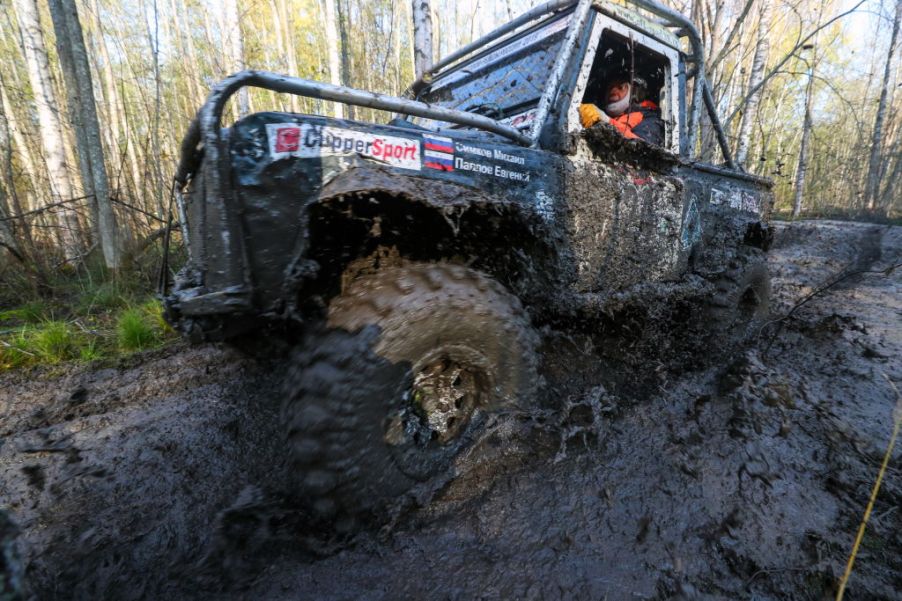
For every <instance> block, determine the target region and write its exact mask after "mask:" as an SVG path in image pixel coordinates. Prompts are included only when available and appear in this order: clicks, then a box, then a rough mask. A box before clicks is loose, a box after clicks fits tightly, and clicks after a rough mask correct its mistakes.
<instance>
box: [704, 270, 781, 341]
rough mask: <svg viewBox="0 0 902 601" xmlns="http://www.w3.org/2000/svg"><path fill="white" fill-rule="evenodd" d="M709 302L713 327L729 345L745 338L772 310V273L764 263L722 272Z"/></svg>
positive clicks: (709, 314)
mask: <svg viewBox="0 0 902 601" xmlns="http://www.w3.org/2000/svg"><path fill="white" fill-rule="evenodd" d="M714 289H715V291H714V294H713V295H712V297H711V298H710V299H709V310H708V315H707V316H708V318H709V319H710V323H709V324H708V325H709V327H711V329H712V330H713V331H714V333H715V334H717V335H718V336H720V337H721V340H722V341H724V342H726V343H727V344H728V345H732V344H735V343H737V342H739V341H741V340H743V339H744V338H745V336H746V335H747V334H748V333H749V330H750V328H751V327H752V326H754V325H755V324H760V323H763V322H764V320H765V319H766V318H767V315H768V313H769V311H770V292H771V291H770V274H769V273H768V270H767V263H765V262H764V261H763V260H757V261H747V262H743V263H742V264H741V265H739V266H737V267H735V268H733V269H730V270H728V271H726V272H724V273H722V274H721V275H720V276H719V277H718V278H717V280H716V281H715V282H714Z"/></svg>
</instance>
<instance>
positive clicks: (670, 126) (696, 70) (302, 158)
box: [165, 0, 772, 518]
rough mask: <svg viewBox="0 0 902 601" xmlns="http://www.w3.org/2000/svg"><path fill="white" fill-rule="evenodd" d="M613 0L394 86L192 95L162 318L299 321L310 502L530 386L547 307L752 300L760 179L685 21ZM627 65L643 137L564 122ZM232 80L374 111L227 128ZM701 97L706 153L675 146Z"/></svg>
mask: <svg viewBox="0 0 902 601" xmlns="http://www.w3.org/2000/svg"><path fill="white" fill-rule="evenodd" d="M633 5H634V8H633V9H631V10H627V9H626V8H624V7H623V6H619V5H615V4H610V3H608V2H604V1H600V0H594V1H593V0H579V1H575V0H555V1H552V2H548V3H546V4H543V5H541V6H539V7H537V8H535V9H533V10H530V11H529V12H527V13H525V14H523V15H522V16H520V17H519V18H517V19H515V20H513V21H511V22H510V23H508V24H507V25H504V26H503V27H500V28H499V29H497V30H495V31H494V32H492V33H491V34H489V35H487V36H485V37H483V38H481V39H479V40H477V41H476V42H473V43H472V44H470V45H468V46H466V47H465V48H462V49H461V50H459V51H458V52H455V53H453V54H452V55H450V56H448V57H447V58H445V59H443V60H441V61H440V62H438V63H437V64H436V65H435V66H434V67H433V68H432V69H431V71H429V72H428V73H426V74H425V75H424V76H423V77H422V78H421V79H420V80H418V81H416V82H415V83H413V84H412V85H411V86H410V88H409V89H408V91H407V92H406V93H405V95H404V97H389V96H385V95H381V94H375V93H370V92H365V91H360V90H355V89H350V88H347V87H341V86H335V85H329V84H326V83H319V82H314V81H308V80H304V79H297V78H293V77H287V76H280V75H276V74H272V73H267V72H260V71H245V72H242V73H238V74H237V75H234V76H232V77H230V78H229V79H226V80H225V81H223V82H221V83H220V84H219V85H218V86H216V88H215V89H214V90H213V92H212V94H211V96H210V97H209V100H208V101H207V102H206V104H205V105H204V106H203V107H202V108H201V110H200V111H199V113H198V117H197V119H196V120H195V122H194V123H193V124H192V126H191V128H190V131H189V132H188V134H187V136H186V138H185V141H184V143H183V147H182V157H181V163H180V165H179V170H178V174H177V177H176V180H177V182H178V184H179V186H180V188H181V190H180V191H179V194H178V195H177V200H178V209H179V215H180V224H181V231H182V234H183V237H184V240H185V241H186V242H187V247H188V251H189V259H188V262H187V266H186V267H185V268H184V269H183V270H182V271H181V273H180V274H179V276H178V277H177V278H176V281H175V285H174V286H173V288H172V290H171V291H168V292H167V294H166V296H165V305H166V309H167V315H168V318H169V319H170V321H171V323H172V324H173V325H174V326H175V327H177V328H178V329H179V330H181V331H182V332H184V333H185V335H187V336H189V337H191V338H192V339H224V338H225V339H229V338H235V337H243V338H245V339H246V338H247V337H249V336H250V337H255V338H257V339H258V340H264V341H269V340H270V339H271V338H270V337H275V336H280V337H287V338H286V339H289V340H301V342H299V343H298V346H299V348H298V350H297V351H296V352H295V353H294V355H293V359H292V363H291V366H290V367H289V368H288V369H286V376H285V379H286V383H285V397H286V399H285V404H284V413H283V415H284V421H285V424H286V427H287V430H288V436H289V442H290V446H291V448H292V453H293V461H294V466H295V468H296V472H295V473H296V475H297V478H298V481H299V484H298V486H299V493H300V496H301V497H302V498H303V499H304V500H305V501H306V502H307V503H309V504H310V507H311V508H312V509H313V511H314V512H315V515H318V516H321V517H323V518H330V517H332V516H336V515H339V514H342V513H344V514H347V515H354V514H359V513H366V512H370V511H372V510H375V509H378V508H379V507H380V505H381V504H382V503H383V502H384V501H385V500H386V499H389V498H392V497H394V496H396V495H398V494H400V493H403V492H404V491H406V490H408V489H409V488H410V487H411V486H413V484H415V483H416V482H418V481H423V480H426V479H429V478H431V477H433V476H434V475H435V474H436V473H437V472H438V471H440V470H442V469H444V468H445V467H446V466H447V465H448V464H449V462H450V461H451V459H452V458H453V457H454V456H455V455H456V454H457V453H458V452H460V451H461V450H462V449H463V448H465V447H466V446H467V445H468V444H469V442H470V441H471V440H472V439H473V437H474V435H475V432H477V431H478V428H479V426H480V423H481V422H483V421H484V420H485V419H486V416H487V415H491V412H492V411H493V410H495V411H497V410H509V409H510V408H511V407H516V406H517V404H518V403H520V402H523V401H524V400H528V399H530V398H531V397H532V396H533V395H534V394H535V391H536V388H537V381H538V376H537V374H538V369H539V357H538V354H537V349H536V347H537V345H538V343H539V337H538V335H537V330H536V328H537V327H539V326H540V325H542V324H548V323H554V322H555V320H560V319H562V318H563V317H567V318H570V319H571V320H577V321H579V323H581V324H583V327H589V326H588V324H589V323H590V321H588V320H585V321H583V320H584V317H585V316H586V315H591V314H602V313H604V314H607V315H613V316H614V317H613V319H616V310H615V309H616V307H618V306H623V304H624V303H625V302H627V301H628V300H629V299H640V302H643V303H648V302H654V298H655V295H656V294H657V295H660V294H666V295H679V294H684V293H685V292H686V291H690V292H691V293H693V294H699V295H701V296H706V298H707V304H706V306H707V307H709V309H706V310H707V311H709V313H708V314H707V315H706V319H708V320H710V321H711V322H712V323H714V324H715V325H717V327H721V328H731V327H733V326H735V325H736V324H740V325H741V324H743V323H746V322H747V321H748V320H749V319H751V318H754V317H755V316H756V315H757V314H760V312H761V311H762V310H763V308H764V307H765V306H766V299H767V294H768V283H767V274H766V270H765V267H764V261H763V251H764V250H766V246H767V244H768V240H769V237H770V236H769V233H768V228H767V225H766V218H767V213H768V212H769V210H770V206H771V202H772V194H771V191H770V190H771V184H770V182H769V181H768V180H766V179H763V178H760V177H756V176H753V175H749V174H747V173H744V172H742V171H741V170H739V169H736V168H734V167H733V164H732V162H731V160H730V152H729V147H728V145H727V143H726V139H725V137H724V135H723V132H722V130H721V127H720V125H719V122H718V119H717V115H716V113H715V111H714V103H713V101H712V98H711V93H710V90H709V89H708V87H707V85H708V84H707V82H706V79H705V69H704V62H703V60H702V56H703V54H702V53H703V49H702V44H701V40H700V38H699V35H698V33H697V31H696V29H695V27H694V26H693V25H692V23H691V22H690V21H689V20H687V19H686V18H685V17H683V16H682V15H680V14H678V13H676V12H674V11H672V10H671V9H668V8H666V7H663V6H661V5H659V4H656V3H655V2H652V1H651V0H634V1H633ZM625 67H628V69H629V70H630V72H631V73H635V74H636V75H637V76H640V75H641V77H642V78H643V79H644V80H645V82H646V84H647V88H648V91H649V94H650V97H651V100H653V101H654V102H655V103H656V104H658V105H659V106H660V108H661V114H662V119H663V121H664V123H665V130H666V131H665V139H664V142H663V145H661V146H653V145H651V144H649V143H646V142H644V141H642V140H626V139H625V138H623V137H622V136H620V134H619V133H618V132H617V131H615V130H614V129H613V128H612V127H611V126H610V125H609V124H604V123H600V124H597V125H595V126H593V127H590V128H588V129H585V128H583V127H582V126H581V124H580V122H579V117H578V112H577V111H578V107H579V105H580V103H582V102H584V101H586V102H591V101H594V99H596V98H598V95H599V94H600V91H601V89H602V86H603V85H604V81H605V79H606V78H608V77H610V76H611V75H612V74H613V73H615V72H622V70H623V69H624V68H625ZM245 86H254V87H258V88H265V89H268V90H272V91H275V92H280V93H288V94H297V95H301V96H306V97H309V98H314V99H319V100H320V101H334V102H338V103H344V104H346V105H352V106H357V107H366V108H369V109H378V110H380V111H385V112H386V113H387V115H386V121H387V124H377V123H365V122H360V121H354V120H345V119H337V118H329V117H325V116H320V115H307V114H293V113H282V112H262V113H256V114H251V115H248V116H245V117H243V118H241V119H239V120H238V121H237V122H235V123H234V124H232V125H231V126H230V127H228V128H226V127H223V123H222V117H223V114H224V107H225V106H226V102H227V101H228V100H229V98H230V97H231V96H233V95H234V94H235V93H236V92H237V91H238V90H239V89H240V88H242V87H245ZM703 110H705V111H707V114H708V121H707V123H708V124H710V126H711V128H710V131H713V132H715V134H716V137H717V141H718V142H719V143H720V151H721V153H722V156H723V157H724V159H725V161H724V164H723V165H720V166H715V165H713V164H707V163H704V162H701V161H698V160H695V158H694V149H695V148H696V147H697V146H698V132H699V130H700V121H701V116H702V112H703ZM183 193H184V194H183ZM662 291H663V292H662ZM298 331H301V332H303V336H301V337H300V338H292V336H297V332H298ZM290 332H293V334H289V333H290Z"/></svg>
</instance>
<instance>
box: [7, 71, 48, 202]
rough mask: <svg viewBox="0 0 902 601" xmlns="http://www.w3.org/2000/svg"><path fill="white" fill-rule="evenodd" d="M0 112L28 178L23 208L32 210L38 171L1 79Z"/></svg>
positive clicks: (13, 147) (36, 200) (11, 146)
mask: <svg viewBox="0 0 902 601" xmlns="http://www.w3.org/2000/svg"><path fill="white" fill-rule="evenodd" d="M0 112H2V113H3V116H4V118H5V120H6V127H7V134H8V135H9V136H12V142H13V143H14V144H15V146H13V145H12V144H10V149H11V150H12V149H14V152H15V153H16V158H17V159H18V161H19V164H20V165H21V167H22V170H23V171H24V172H25V174H26V176H27V179H28V187H27V191H26V194H25V210H26V211H34V210H35V209H37V208H38V204H39V202H38V199H37V198H36V196H35V190H36V189H37V185H36V180H35V178H36V177H37V174H38V171H37V168H36V166H35V165H36V164H35V161H34V156H33V155H32V153H31V149H30V148H29V146H28V141H27V140H26V139H25V134H23V133H22V128H21V127H20V126H19V122H18V119H16V114H15V113H14V112H13V105H12V103H11V102H10V101H9V96H8V95H7V93H6V82H5V81H3V80H2V79H0ZM7 143H9V140H7Z"/></svg>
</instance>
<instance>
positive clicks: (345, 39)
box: [337, 0, 354, 119]
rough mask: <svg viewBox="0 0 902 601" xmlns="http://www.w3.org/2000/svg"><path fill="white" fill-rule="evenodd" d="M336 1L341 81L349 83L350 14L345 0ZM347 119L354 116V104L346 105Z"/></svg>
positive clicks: (348, 84) (345, 83)
mask: <svg viewBox="0 0 902 601" xmlns="http://www.w3.org/2000/svg"><path fill="white" fill-rule="evenodd" d="M337 2H338V33H339V35H340V36H341V83H342V84H344V85H346V86H350V85H351V42H350V40H349V36H348V30H349V29H350V27H351V23H350V15H349V14H348V6H347V4H345V0H337ZM347 109H348V119H353V118H354V106H353V105H350V104H349V105H348V107H347Z"/></svg>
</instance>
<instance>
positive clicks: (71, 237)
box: [14, 0, 80, 260]
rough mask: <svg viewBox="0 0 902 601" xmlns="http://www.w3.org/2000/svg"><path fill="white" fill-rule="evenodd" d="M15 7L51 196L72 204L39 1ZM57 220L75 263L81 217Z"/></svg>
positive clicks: (64, 211)
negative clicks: (79, 218) (42, 30)
mask: <svg viewBox="0 0 902 601" xmlns="http://www.w3.org/2000/svg"><path fill="white" fill-rule="evenodd" d="M14 6H15V9H16V16H17V17H18V20H19V29H20V31H21V33H22V42H23V46H24V47H23V50H24V53H25V62H26V65H27V67H28V79H29V81H30V82H31V89H32V92H33V93H34V101H35V106H36V108H37V115H38V121H39V124H40V130H41V147H42V149H43V153H44V161H45V163H46V165H47V173H48V175H49V177H50V187H51V193H52V195H53V198H54V200H55V201H56V202H61V201H68V200H71V199H73V198H74V196H75V195H74V194H73V191H72V180H71V179H70V176H69V166H68V164H67V162H66V148H65V144H66V136H65V132H64V130H63V125H62V123H61V122H60V120H59V116H58V115H57V108H58V106H59V105H58V103H57V101H56V94H55V93H54V89H53V82H52V81H51V79H50V64H49V61H48V60H47V49H46V46H45V44H44V35H43V33H42V32H41V22H40V18H39V16H38V15H39V13H38V6H37V1H36V0H15V2H14ZM57 220H58V226H59V238H60V244H61V246H62V249H63V254H64V256H65V257H66V259H67V260H74V259H76V258H78V256H79V249H80V240H79V234H80V227H79V224H78V216H77V215H76V213H75V212H74V211H73V210H71V208H69V207H66V206H62V207H61V208H60V210H59V212H58V213H57Z"/></svg>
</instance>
